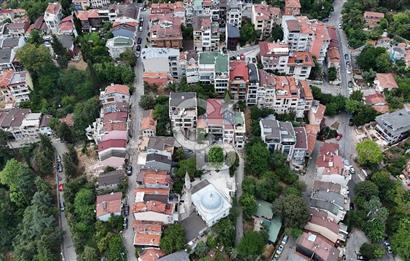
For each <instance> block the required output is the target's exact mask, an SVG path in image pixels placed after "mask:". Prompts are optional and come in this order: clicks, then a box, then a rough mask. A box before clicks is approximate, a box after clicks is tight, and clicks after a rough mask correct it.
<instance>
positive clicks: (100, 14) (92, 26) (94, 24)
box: [74, 9, 109, 33]
mask: <svg viewBox="0 0 410 261" xmlns="http://www.w3.org/2000/svg"><path fill="white" fill-rule="evenodd" d="M104 12H105V10H99V9H89V10H84V11H83V10H78V11H76V12H75V13H74V15H75V16H76V17H77V18H78V19H79V20H80V22H81V30H82V31H83V32H85V33H88V32H92V31H96V30H98V29H99V28H101V27H102V25H103V22H104V21H108V20H109V17H108V16H107V15H106V14H105V13H104Z"/></svg>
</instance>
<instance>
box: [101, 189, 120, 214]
mask: <svg viewBox="0 0 410 261" xmlns="http://www.w3.org/2000/svg"><path fill="white" fill-rule="evenodd" d="M121 199H122V193H121V192H117V193H112V194H106V195H100V196H97V203H96V208H97V210H96V213H97V217H101V216H103V215H106V214H112V213H118V212H121Z"/></svg>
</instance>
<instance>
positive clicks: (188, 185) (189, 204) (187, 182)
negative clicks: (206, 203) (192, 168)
mask: <svg viewBox="0 0 410 261" xmlns="http://www.w3.org/2000/svg"><path fill="white" fill-rule="evenodd" d="M191 190H192V185H191V179H190V177H189V175H188V172H186V173H185V185H184V192H185V195H184V197H185V198H184V208H185V210H186V214H187V215H188V216H189V215H191V213H192V195H191Z"/></svg>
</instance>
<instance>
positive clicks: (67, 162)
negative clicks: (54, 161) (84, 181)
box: [63, 153, 77, 178]
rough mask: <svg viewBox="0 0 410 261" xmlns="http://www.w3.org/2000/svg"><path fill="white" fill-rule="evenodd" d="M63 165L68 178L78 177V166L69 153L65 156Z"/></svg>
mask: <svg viewBox="0 0 410 261" xmlns="http://www.w3.org/2000/svg"><path fill="white" fill-rule="evenodd" d="M63 163H64V168H65V174H66V175H67V177H68V178H73V177H75V176H76V175H77V166H76V164H75V163H74V162H73V161H72V159H71V158H70V155H69V154H68V153H66V154H64V155H63Z"/></svg>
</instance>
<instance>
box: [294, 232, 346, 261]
mask: <svg viewBox="0 0 410 261" xmlns="http://www.w3.org/2000/svg"><path fill="white" fill-rule="evenodd" d="M296 251H297V252H298V253H300V254H302V255H303V256H305V257H306V258H312V257H313V256H315V260H321V261H337V260H339V250H338V249H337V248H336V247H335V246H334V244H333V243H332V242H331V241H329V240H327V239H326V238H325V237H323V236H321V235H318V234H314V233H311V232H303V234H302V235H301V236H300V237H299V238H298V240H297V241H296Z"/></svg>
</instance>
